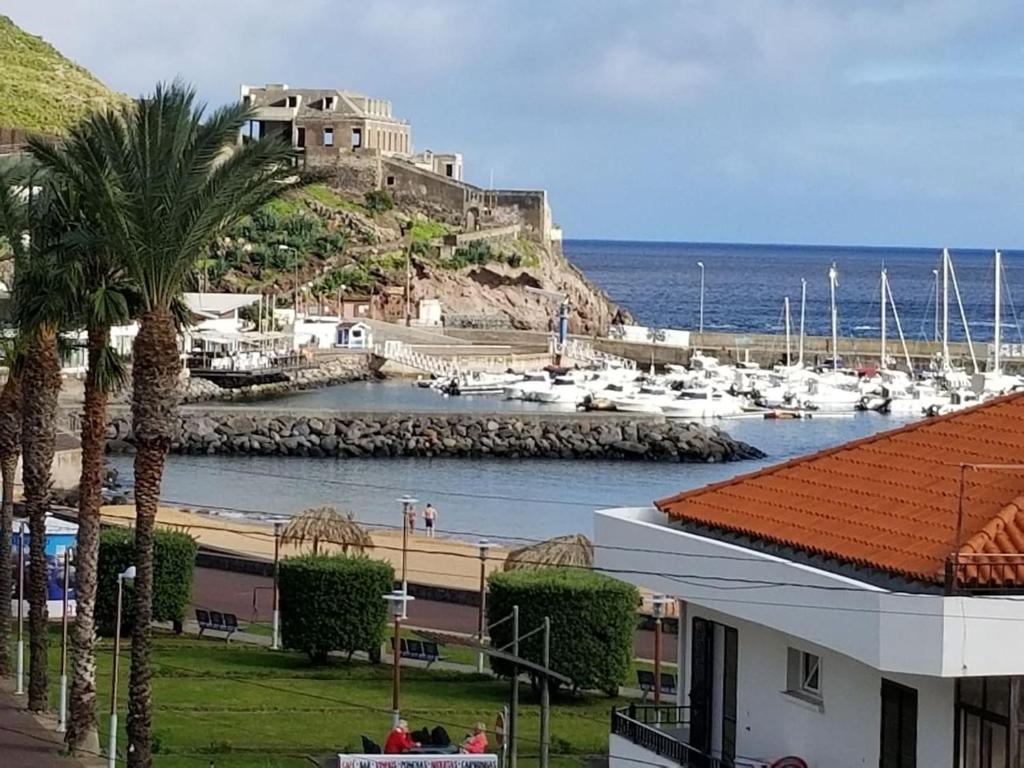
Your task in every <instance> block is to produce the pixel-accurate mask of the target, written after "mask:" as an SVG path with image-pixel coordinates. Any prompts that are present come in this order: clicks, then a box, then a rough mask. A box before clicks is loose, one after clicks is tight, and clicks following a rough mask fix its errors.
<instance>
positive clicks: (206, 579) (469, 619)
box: [190, 568, 676, 662]
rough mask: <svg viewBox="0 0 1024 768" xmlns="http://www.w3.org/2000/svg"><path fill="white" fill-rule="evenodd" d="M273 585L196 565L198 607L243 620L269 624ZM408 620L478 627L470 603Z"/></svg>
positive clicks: (649, 644)
mask: <svg viewBox="0 0 1024 768" xmlns="http://www.w3.org/2000/svg"><path fill="white" fill-rule="evenodd" d="M272 587H273V581H272V580H271V579H270V578H269V577H266V576H254V575H252V574H247V573H232V572H229V571H220V570H215V569H212V568H196V575H195V582H194V584H193V586H192V605H193V607H195V608H206V609H208V610H209V609H213V610H215V611H227V612H228V613H234V614H235V615H237V616H238V618H239V620H241V621H259V622H267V623H269V622H270V620H271V618H272V614H271V600H272V592H271V589H272ZM254 591H255V606H254V604H253V593H254ZM190 618H191V617H190ZM408 623H409V624H410V625H411V626H414V627H429V628H430V629H439V630H445V631H448V632H467V633H473V632H476V627H477V609H476V608H475V607H473V606H470V605H456V604H455V603H441V602H435V601H433V600H414V601H413V602H411V603H410V604H409V622H408ZM662 645H663V655H662V659H663V660H664V661H668V662H674V661H675V660H676V636H675V635H665V637H664V638H663V643H662ZM635 653H636V655H637V656H638V657H640V658H644V659H650V658H653V657H654V633H653V632H648V631H640V632H637V633H636V643H635Z"/></svg>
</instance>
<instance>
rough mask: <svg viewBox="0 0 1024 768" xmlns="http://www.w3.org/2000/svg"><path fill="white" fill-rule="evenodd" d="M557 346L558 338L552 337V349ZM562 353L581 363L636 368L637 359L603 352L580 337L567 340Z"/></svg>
mask: <svg viewBox="0 0 1024 768" xmlns="http://www.w3.org/2000/svg"><path fill="white" fill-rule="evenodd" d="M556 346H557V340H555V339H554V337H552V349H554V348H555V347H556ZM562 354H564V355H566V356H567V357H570V358H572V359H573V360H578V361H579V362H581V363H586V364H590V365H593V364H602V365H603V364H609V365H617V366H619V367H620V368H626V369H628V370H634V369H635V368H636V361H635V360H630V359H628V358H625V357H619V356H618V355H613V354H610V353H608V352H602V351H600V350H598V349H594V347H593V345H591V344H589V343H587V342H585V341H581V340H580V339H569V340H568V341H566V342H565V348H564V349H563V350H562Z"/></svg>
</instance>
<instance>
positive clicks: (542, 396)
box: [536, 376, 589, 406]
mask: <svg viewBox="0 0 1024 768" xmlns="http://www.w3.org/2000/svg"><path fill="white" fill-rule="evenodd" d="M588 394H589V392H587V390H585V389H583V388H582V387H580V386H579V385H578V384H577V383H576V379H575V378H574V377H573V376H556V377H555V379H554V381H552V382H551V386H550V387H549V388H548V389H547V390H545V391H538V392H537V394H536V398H537V402H540V403H560V404H562V405H574V406H575V405H577V404H578V403H581V402H583V398H584V397H586V396H587V395H588Z"/></svg>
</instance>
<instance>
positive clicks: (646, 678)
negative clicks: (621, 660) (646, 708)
mask: <svg viewBox="0 0 1024 768" xmlns="http://www.w3.org/2000/svg"><path fill="white" fill-rule="evenodd" d="M636 682H637V685H638V686H639V688H640V690H641V691H643V693H644V701H646V700H647V694H649V693H654V673H653V672H651V671H649V670H646V669H638V670H637V671H636ZM661 693H662V694H664V695H666V696H675V695H676V676H675V675H673V674H670V673H668V672H662V673H661Z"/></svg>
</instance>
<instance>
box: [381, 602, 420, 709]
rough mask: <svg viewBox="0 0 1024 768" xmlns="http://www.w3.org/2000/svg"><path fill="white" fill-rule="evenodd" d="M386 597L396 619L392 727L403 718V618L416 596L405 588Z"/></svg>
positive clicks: (392, 655) (394, 619) (393, 639)
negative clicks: (407, 605) (401, 711)
mask: <svg viewBox="0 0 1024 768" xmlns="http://www.w3.org/2000/svg"><path fill="white" fill-rule="evenodd" d="M384 599H385V600H387V601H388V606H389V607H390V609H391V619H392V620H393V621H394V626H395V634H394V637H393V638H392V643H393V645H392V648H391V658H392V663H391V668H392V676H391V727H392V728H396V727H397V726H398V721H399V720H401V719H402V718H401V715H400V714H399V712H400V709H401V704H400V688H401V679H402V620H403V619H405V616H406V604H407V603H408V602H409V601H410V600H415V599H416V598H414V597H410V596H409V593H408V592H407V591H406V590H405V589H404V588H403V589H396V590H394V591H393V592H391V593H390V594H387V595H384Z"/></svg>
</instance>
